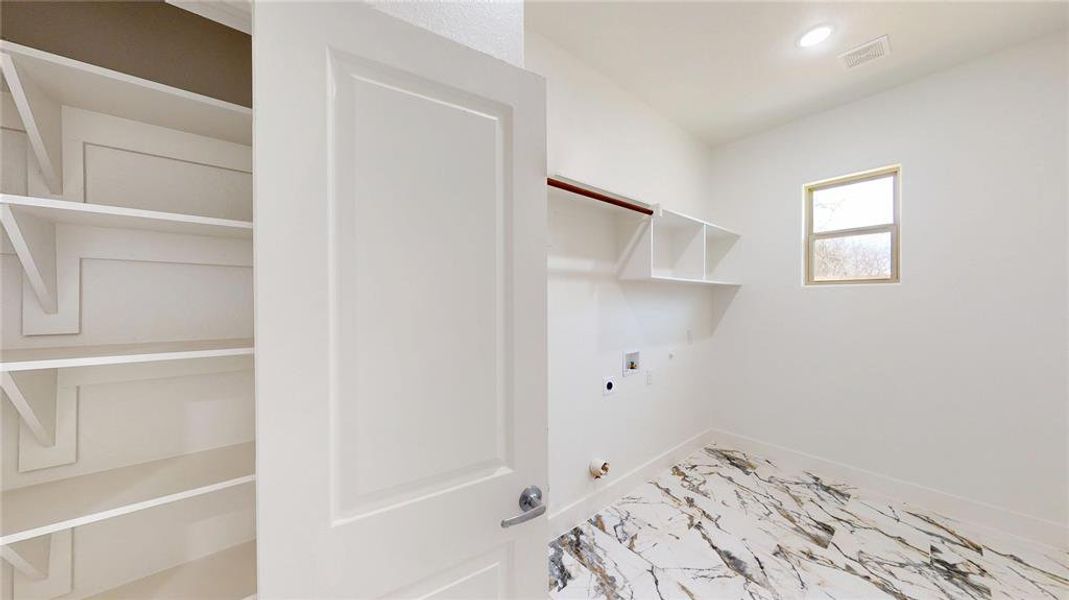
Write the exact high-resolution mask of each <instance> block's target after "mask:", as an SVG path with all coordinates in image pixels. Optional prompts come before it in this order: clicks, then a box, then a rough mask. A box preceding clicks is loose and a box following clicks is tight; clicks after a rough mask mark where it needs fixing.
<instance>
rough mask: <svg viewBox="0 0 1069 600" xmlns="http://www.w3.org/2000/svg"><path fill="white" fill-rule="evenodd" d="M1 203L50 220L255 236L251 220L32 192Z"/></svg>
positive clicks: (1, 199)
mask: <svg viewBox="0 0 1069 600" xmlns="http://www.w3.org/2000/svg"><path fill="white" fill-rule="evenodd" d="M0 205H2V206H7V207H10V208H11V210H13V211H15V212H16V213H17V214H19V215H29V216H31V217H36V218H38V219H41V220H43V221H45V222H48V223H69V224H72V225H85V226H89V227H112V228H120V229H141V230H146V231H157V232H161V233H185V234H191V235H207V236H213V237H229V238H252V222H251V221H235V220H232V219H217V218H215V217H202V216H199V215H187V214H182V213H169V212H160V211H155V210H142V209H138V208H125V207H121V206H108V205H106V204H86V203H84V202H72V201H69V200H50V199H47V198H33V197H30V196H16V195H13V194H0Z"/></svg>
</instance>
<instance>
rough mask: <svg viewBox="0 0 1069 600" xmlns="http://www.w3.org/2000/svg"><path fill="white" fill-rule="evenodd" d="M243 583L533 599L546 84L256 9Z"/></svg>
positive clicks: (320, 8) (458, 54) (307, 591)
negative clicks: (253, 555)
mask: <svg viewBox="0 0 1069 600" xmlns="http://www.w3.org/2000/svg"><path fill="white" fill-rule="evenodd" d="M253 58H254V61H253V62H254V108H255V119H254V133H255V135H254V149H255V166H254V179H255V197H256V203H255V208H256V232H255V233H256V236H255V248H256V267H257V268H256V278H257V281H256V302H257V314H256V335H257V350H256V361H257V451H258V456H257V478H258V481H257V492H258V500H257V503H258V512H257V518H258V552H259V561H258V565H259V567H258V568H259V595H260V596H261V597H263V598H278V597H349V598H357V597H359V598H377V597H388V598H395V597H403V598H409V597H412V598H420V597H427V598H481V597H488V598H490V597H501V598H515V597H545V594H546V587H545V586H546V583H545V581H546V579H545V577H546V576H545V569H546V566H545V560H546V558H545V542H546V540H545V534H546V529H545V522H544V521H545V520H544V518H536V519H533V520H531V521H528V522H526V523H523V524H522V525H517V526H515V527H511V528H507V529H505V528H502V527H501V524H500V522H501V520H502V519H504V518H507V517H511V516H513V515H515V514H517V513H519V512H521V509H520V508H519V507H518V505H517V503H518V498H519V495H520V493H521V492H522V491H523V490H524V488H526V487H527V486H529V485H538V486H540V487H542V488H543V489H544V488H545V487H546V485H545V484H546V388H545V376H546V367H545V360H546V358H545V351H546V350H545V186H544V177H545V115H544V87H543V83H542V81H541V79H540V78H538V77H537V76H534V75H532V74H530V73H528V72H526V71H523V70H522V69H518V68H516V67H513V66H511V65H508V64H506V63H503V62H501V61H498V60H496V59H493V58H491V57H489V56H486V55H483V54H481V53H479V52H476V51H474V50H471V49H469V48H467V47H464V46H461V45H459V44H456V43H454V42H451V41H448V40H445V39H444V38H441V37H438V36H436V35H434V34H431V33H429V32H427V31H425V30H422V29H418V28H416V27H414V26H411V25H408V24H406V23H402V22H400V21H398V20H396V19H394V18H392V17H388V16H386V15H384V14H381V13H379V12H377V11H375V10H373V9H371V8H369V7H367V6H363V5H360V4H355V3H324V4H318V3H315V4H312V3H287V2H280V3H274V2H272V3H262V4H259V3H258V4H257V6H256V10H255V11H254V36H253Z"/></svg>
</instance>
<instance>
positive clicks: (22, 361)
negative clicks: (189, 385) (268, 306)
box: [0, 339, 253, 372]
mask: <svg viewBox="0 0 1069 600" xmlns="http://www.w3.org/2000/svg"><path fill="white" fill-rule="evenodd" d="M252 353H253V341H252V340H251V339H236V340H194V341H188V342H150V343H144V344H108V345H102V346H71V347H66V348H30V349H23V350H4V351H3V352H2V353H0V371H9V372H11V371H32V370H37V369H62V368H67V367H90V366H97V365H118V364H130V363H145V362H157V361H165V360H190V359H194V358H214V357H220V356H240V355H251V354H252Z"/></svg>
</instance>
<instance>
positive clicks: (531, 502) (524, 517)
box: [501, 485, 546, 527]
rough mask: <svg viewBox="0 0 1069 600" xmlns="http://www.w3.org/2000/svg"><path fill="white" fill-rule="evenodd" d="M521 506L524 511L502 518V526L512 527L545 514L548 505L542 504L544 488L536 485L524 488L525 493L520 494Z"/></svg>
mask: <svg viewBox="0 0 1069 600" xmlns="http://www.w3.org/2000/svg"><path fill="white" fill-rule="evenodd" d="M520 508H521V509H523V512H522V513H520V514H518V515H516V516H515V517H509V518H507V519H504V520H502V521H501V526H502V527H512V526H513V525H519V524H520V523H526V522H527V521H530V520H531V519H533V518H535V517H538V516H541V515H543V514H545V512H546V505H545V504H542V490H540V489H538V486H535V485H532V486H531V487H529V488H527V489H525V490H523V493H522V494H520Z"/></svg>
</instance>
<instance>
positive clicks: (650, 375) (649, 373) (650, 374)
mask: <svg viewBox="0 0 1069 600" xmlns="http://www.w3.org/2000/svg"><path fill="white" fill-rule="evenodd" d="M646 385H653V369H646Z"/></svg>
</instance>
